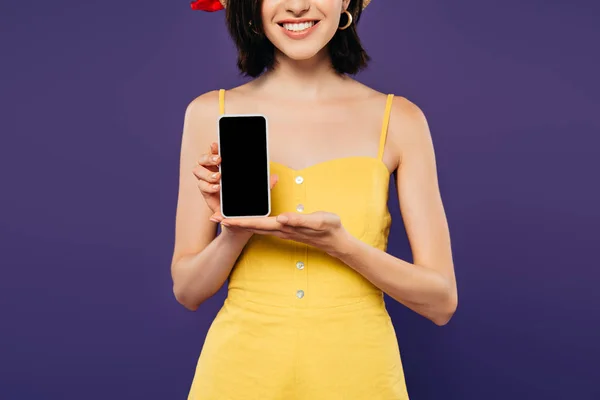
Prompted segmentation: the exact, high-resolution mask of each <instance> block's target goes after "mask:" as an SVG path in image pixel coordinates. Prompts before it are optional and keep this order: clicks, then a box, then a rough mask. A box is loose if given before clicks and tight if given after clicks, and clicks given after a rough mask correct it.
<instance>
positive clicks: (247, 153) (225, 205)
mask: <svg viewBox="0 0 600 400" xmlns="http://www.w3.org/2000/svg"><path fill="white" fill-rule="evenodd" d="M219 153H220V155H221V210H222V213H223V215H224V216H226V217H250V216H266V215H268V214H269V212H270V207H269V191H270V188H269V186H270V185H269V169H268V168H269V159H268V150H267V121H266V119H265V118H264V117H262V116H223V117H221V118H220V120H219Z"/></svg>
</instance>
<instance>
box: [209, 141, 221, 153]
mask: <svg viewBox="0 0 600 400" xmlns="http://www.w3.org/2000/svg"><path fill="white" fill-rule="evenodd" d="M210 153H211V154H217V155H218V154H219V145H218V144H217V142H212V143H211V144H210Z"/></svg>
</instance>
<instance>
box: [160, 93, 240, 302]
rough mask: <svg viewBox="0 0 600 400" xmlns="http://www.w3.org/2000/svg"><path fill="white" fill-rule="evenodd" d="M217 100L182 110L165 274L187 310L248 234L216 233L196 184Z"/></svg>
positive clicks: (216, 282) (211, 290) (229, 264)
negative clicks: (176, 185) (168, 262)
mask: <svg viewBox="0 0 600 400" xmlns="http://www.w3.org/2000/svg"><path fill="white" fill-rule="evenodd" d="M218 104H219V101H218V92H217V91H212V92H208V93H206V94H203V95H202V96H200V97H198V98H196V99H195V100H194V101H192V102H191V103H190V105H189V106H188V107H187V109H186V112H185V119H184V126H183V134H182V141H181V158H180V172H179V193H178V200H177V211H176V218H175V247H174V251H173V260H172V263H171V276H172V279H173V293H174V294H175V298H176V299H177V301H178V302H179V303H180V304H182V305H183V306H184V307H186V308H187V309H189V310H192V311H195V310H196V309H197V308H198V306H200V304H202V302H203V301H204V300H206V299H208V298H209V297H211V296H212V295H214V294H215V293H216V292H217V291H218V290H219V289H220V288H221V286H223V283H224V282H225V281H226V280H227V277H228V276H229V273H230V272H231V269H232V268H233V265H234V264H235V261H236V260H237V258H238V257H239V255H240V253H241V252H242V250H243V248H244V246H245V245H246V243H247V242H248V240H249V239H250V237H251V236H252V234H251V233H248V232H245V231H232V230H230V229H228V228H226V227H223V231H222V232H221V234H220V235H219V236H217V235H216V234H217V224H216V223H215V222H212V221H210V220H209V218H210V217H211V216H212V215H213V212H214V211H216V210H211V209H210V207H209V206H208V205H207V202H206V200H205V199H204V196H203V195H202V193H201V191H200V188H199V184H206V182H201V181H200V180H199V179H198V178H197V176H196V175H195V174H194V172H193V171H194V169H195V168H196V169H197V168H198V160H200V158H201V156H202V155H203V154H206V153H210V146H211V143H212V142H214V138H215V137H216V133H215V132H216V127H217V122H216V121H217V118H218V115H219V114H218ZM200 169H201V168H200ZM197 172H198V170H197ZM217 194H218V191H217Z"/></svg>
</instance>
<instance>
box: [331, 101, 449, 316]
mask: <svg viewBox="0 0 600 400" xmlns="http://www.w3.org/2000/svg"><path fill="white" fill-rule="evenodd" d="M386 150H391V151H390V153H395V154H399V157H400V161H399V166H398V169H397V171H396V187H397V188H398V198H399V203H400V211H401V214H402V219H403V221H404V226H405V229H406V233H407V236H408V239H409V242H410V247H411V250H412V254H413V262H414V263H413V264H411V263H408V262H406V261H403V260H400V259H398V258H396V257H393V256H391V255H390V254H387V253H386V252H384V251H381V250H379V249H377V248H374V247H372V246H369V245H368V244H366V243H363V242H361V241H360V240H357V239H356V238H354V237H352V236H351V235H347V234H343V235H341V237H340V238H339V239H340V240H337V241H336V242H337V243H336V245H335V246H333V249H332V250H331V251H330V253H331V255H332V256H334V257H337V258H339V259H340V260H341V261H342V262H344V263H345V264H347V265H348V266H349V267H351V268H353V269H354V270H356V271H357V272H358V273H360V274H361V275H363V276H364V277H365V278H367V279H368V280H369V281H371V282H372V283H373V284H374V285H375V286H377V287H378V288H380V289H381V290H382V291H384V292H385V293H387V294H388V295H389V296H391V297H392V298H394V299H395V300H397V301H398V302H400V303H402V304H404V305H405V306H407V307H408V308H410V309H412V310H413V311H415V312H417V313H419V314H421V315H423V316H424V317H426V318H428V319H430V320H431V321H433V322H434V323H435V324H437V325H440V326H441V325H445V324H446V323H448V321H449V320H450V318H451V317H452V315H453V314H454V312H455V310H456V308H457V305H458V293H457V287H456V278H455V273H454V265H453V261H452V250H451V246H450V234H449V229H448V223H447V219H446V215H445V211H444V206H443V204H442V199H441V195H440V190H439V186H438V178H437V167H436V161H435V154H434V148H433V143H432V139H431V133H430V131H429V127H428V123H427V120H426V118H425V116H424V115H423V113H422V111H421V110H420V109H419V108H418V107H417V106H416V105H414V104H413V103H411V102H410V101H408V100H406V99H404V98H402V97H398V98H395V100H394V105H393V108H392V116H391V120H390V127H389V133H388V142H387V148H386Z"/></svg>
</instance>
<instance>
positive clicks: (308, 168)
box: [270, 156, 392, 177]
mask: <svg viewBox="0 0 600 400" xmlns="http://www.w3.org/2000/svg"><path fill="white" fill-rule="evenodd" d="M351 160H357V161H358V160H365V161H374V162H375V163H376V164H377V165H379V166H380V167H382V168H383V169H384V170H385V172H386V175H387V176H388V177H389V176H390V175H391V174H392V173H391V172H390V170H389V169H388V167H387V165H386V164H385V163H384V162H383V161H382V160H381V159H379V158H377V157H373V156H347V157H338V158H332V159H330V160H325V161H319V162H318V163H315V164H312V165H309V166H308V167H304V168H300V169H294V168H292V167H288V166H287V165H285V164H283V163H280V162H277V161H270V163H271V164H277V165H279V166H280V167H282V168H284V169H287V170H288V171H292V172H295V173H298V172H306V171H308V170H311V169H314V168H318V167H322V166H325V165H328V164H332V163H335V162H341V161H351Z"/></svg>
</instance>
